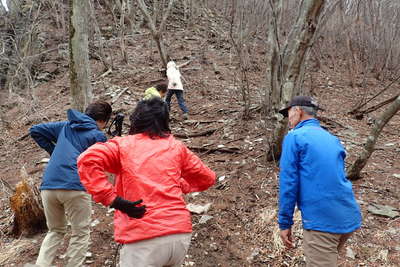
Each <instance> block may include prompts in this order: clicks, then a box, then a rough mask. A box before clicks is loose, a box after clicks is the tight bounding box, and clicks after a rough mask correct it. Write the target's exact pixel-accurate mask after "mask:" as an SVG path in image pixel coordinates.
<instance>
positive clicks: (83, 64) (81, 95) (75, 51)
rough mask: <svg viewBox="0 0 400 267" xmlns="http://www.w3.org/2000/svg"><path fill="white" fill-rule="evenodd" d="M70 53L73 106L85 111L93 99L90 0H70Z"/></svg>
mask: <svg viewBox="0 0 400 267" xmlns="http://www.w3.org/2000/svg"><path fill="white" fill-rule="evenodd" d="M69 4H70V23H69V55H70V64H69V70H70V82H71V96H72V106H73V108H75V109H77V110H80V111H84V110H85V108H86V107H87V105H88V104H89V103H90V102H91V101H92V98H93V93H92V86H91V84H90V64H89V47H88V17H89V8H90V7H89V1H80V0H70V2H69Z"/></svg>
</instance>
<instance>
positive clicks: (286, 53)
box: [267, 0, 325, 160]
mask: <svg viewBox="0 0 400 267" xmlns="http://www.w3.org/2000/svg"><path fill="white" fill-rule="evenodd" d="M280 1H282V0H280ZM277 2H278V0H274V2H271V5H272V4H275V10H276V9H277V8H276V7H277V4H278V3H277ZM281 3H282V2H281ZM281 3H279V4H281ZM324 4H325V0H304V1H302V3H301V6H300V10H299V15H298V18H297V21H296V23H295V25H294V26H293V28H292V30H291V31H290V33H289V36H288V38H287V41H286V44H285V46H284V47H283V48H282V49H281V50H280V54H281V57H280V58H279V59H278V60H279V63H280V64H279V65H280V66H281V69H280V73H281V75H280V79H281V80H277V74H275V73H273V72H269V73H267V75H269V76H270V77H269V80H270V81H274V82H276V83H277V86H276V88H271V89H272V90H277V91H272V90H271V94H272V96H273V98H274V97H276V98H279V99H273V101H278V100H279V103H277V104H275V106H274V107H273V108H274V109H275V110H279V109H281V108H283V107H284V106H285V105H287V103H288V102H289V101H290V99H291V98H292V97H293V96H294V94H295V93H296V92H299V88H300V85H301V83H302V75H301V74H302V68H303V64H304V62H305V59H306V55H307V53H308V51H309V49H310V48H311V47H312V44H313V41H314V34H315V32H316V29H317V26H318V21H319V16H320V14H321V11H322V9H323V7H324ZM274 16H275V17H276V14H275V15H274ZM270 38H272V37H270ZM274 38H278V37H277V35H276V32H275V36H274ZM278 44H279V43H278ZM269 63H270V64H273V62H269ZM275 64H276V63H275ZM270 68H271V69H273V68H272V67H271V66H270ZM286 128H287V122H286V120H283V119H277V120H276V122H275V127H274V129H275V130H274V133H273V137H272V142H271V144H270V148H269V151H268V157H267V158H268V160H273V159H276V158H278V157H279V155H280V153H281V145H282V140H283V137H284V134H285V132H286Z"/></svg>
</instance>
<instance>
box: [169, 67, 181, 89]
mask: <svg viewBox="0 0 400 267" xmlns="http://www.w3.org/2000/svg"><path fill="white" fill-rule="evenodd" d="M167 77H168V89H174V90H183V85H182V81H181V73H180V72H179V70H178V68H177V67H176V64H175V62H174V61H170V62H168V64H167Z"/></svg>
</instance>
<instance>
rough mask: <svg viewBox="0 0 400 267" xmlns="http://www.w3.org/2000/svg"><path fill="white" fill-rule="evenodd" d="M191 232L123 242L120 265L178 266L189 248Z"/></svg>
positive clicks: (133, 266) (122, 266)
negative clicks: (128, 242)
mask: <svg viewBox="0 0 400 267" xmlns="http://www.w3.org/2000/svg"><path fill="white" fill-rule="evenodd" d="M191 237H192V235H191V234H189V233H188V234H174V235H167V236H161V237H156V238H152V239H148V240H143V241H139V242H135V243H130V244H125V245H123V246H122V249H121V252H120V261H119V265H120V267H162V266H173V267H180V266H181V265H182V263H183V262H184V260H185V256H186V253H187V251H188V249H189V245H190V239H191Z"/></svg>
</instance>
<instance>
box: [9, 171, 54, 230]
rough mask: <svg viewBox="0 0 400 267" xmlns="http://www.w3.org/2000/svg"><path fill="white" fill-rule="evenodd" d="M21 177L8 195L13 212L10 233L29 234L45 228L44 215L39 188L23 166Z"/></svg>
mask: <svg viewBox="0 0 400 267" xmlns="http://www.w3.org/2000/svg"><path fill="white" fill-rule="evenodd" d="M21 178H22V179H21V182H19V183H18V184H17V185H16V187H15V192H14V194H13V195H12V196H11V197H10V206H11V209H12V211H13V212H14V224H13V229H12V234H13V235H15V236H20V235H23V236H30V235H33V234H36V233H38V232H41V231H43V230H44V229H46V227H47V226H46V217H45V216H44V211H43V206H42V202H41V197H40V193H39V190H38V188H37V187H36V186H35V185H34V184H33V182H32V179H30V178H29V176H28V173H27V172H26V170H25V168H24V167H23V168H22V169H21Z"/></svg>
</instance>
